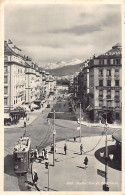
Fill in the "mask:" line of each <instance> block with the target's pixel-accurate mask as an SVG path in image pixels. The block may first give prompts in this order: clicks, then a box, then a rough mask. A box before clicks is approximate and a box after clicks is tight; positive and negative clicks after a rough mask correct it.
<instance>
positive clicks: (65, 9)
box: [5, 4, 121, 66]
mask: <svg viewBox="0 0 125 195" xmlns="http://www.w3.org/2000/svg"><path fill="white" fill-rule="evenodd" d="M120 14H121V11H120V5H103V4H96V5H94V4H74V5H73V4H61V5H55V4H54V5H47V4H46V5H43V4H37V5H36V4H32V5H30V4H27V5H26V4H25V5H23V4H20V5H19V4H10V5H8V6H7V7H6V8H5V39H11V40H12V41H13V43H14V44H15V45H17V46H18V47H19V48H21V49H22V51H23V53H24V54H26V55H29V56H30V57H31V58H32V59H33V60H35V61H36V62H38V63H39V65H40V66H42V65H44V64H45V63H48V62H56V61H60V60H71V59H73V58H79V59H86V58H88V57H90V56H91V55H93V54H94V53H101V52H105V51H107V50H109V49H110V48H111V46H112V45H113V44H115V43H117V42H119V41H120V40H121V16H120Z"/></svg>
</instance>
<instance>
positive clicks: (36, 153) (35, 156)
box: [34, 146, 38, 159]
mask: <svg viewBox="0 0 125 195" xmlns="http://www.w3.org/2000/svg"><path fill="white" fill-rule="evenodd" d="M34 158H35V159H37V158H38V149H37V146H36V148H35V149H34Z"/></svg>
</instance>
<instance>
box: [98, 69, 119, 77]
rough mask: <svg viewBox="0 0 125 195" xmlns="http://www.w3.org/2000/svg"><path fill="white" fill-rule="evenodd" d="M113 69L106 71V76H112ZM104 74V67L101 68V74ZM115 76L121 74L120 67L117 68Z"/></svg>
mask: <svg viewBox="0 0 125 195" xmlns="http://www.w3.org/2000/svg"><path fill="white" fill-rule="evenodd" d="M111 73H112V70H111V69H107V71H106V76H111ZM103 74H104V70H103V69H99V76H103ZM115 76H119V69H115Z"/></svg>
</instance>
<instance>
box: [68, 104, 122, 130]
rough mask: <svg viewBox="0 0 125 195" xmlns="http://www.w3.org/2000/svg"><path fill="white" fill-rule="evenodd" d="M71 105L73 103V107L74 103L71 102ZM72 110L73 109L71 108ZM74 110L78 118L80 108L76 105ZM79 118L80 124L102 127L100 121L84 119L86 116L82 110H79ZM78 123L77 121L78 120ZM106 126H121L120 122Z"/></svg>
mask: <svg viewBox="0 0 125 195" xmlns="http://www.w3.org/2000/svg"><path fill="white" fill-rule="evenodd" d="M72 105H73V108H74V105H75V104H74V103H72ZM73 110H74V109H73ZM74 112H75V114H76V116H77V118H80V108H79V107H78V108H77V107H76V110H74ZM81 118H82V119H83V120H82V121H81V124H82V125H85V126H89V127H91V126H92V127H104V124H102V123H101V121H100V122H99V123H91V122H90V121H88V120H87V119H86V116H85V114H84V113H83V111H82V110H81ZM78 123H79V122H78ZM108 127H109V128H120V129H121V128H122V124H108Z"/></svg>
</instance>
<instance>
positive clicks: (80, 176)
mask: <svg viewBox="0 0 125 195" xmlns="http://www.w3.org/2000/svg"><path fill="white" fill-rule="evenodd" d="M108 139H111V136H108ZM65 143H66V144H67V155H65V154H64V149H63V148H64V144H65ZM81 143H82V144H83V151H84V152H85V153H84V154H83V155H80V144H81ZM81 143H79V140H78V139H77V142H73V140H69V141H61V142H58V143H56V147H57V152H56V154H55V166H53V154H51V153H48V158H49V160H48V162H49V178H48V169H46V168H45V162H47V160H44V161H42V162H41V163H39V162H38V161H35V162H34V163H33V171H34V170H35V171H36V172H37V174H38V178H39V179H38V182H37V186H38V188H39V189H40V191H47V190H48V179H49V190H50V191H102V185H103V184H104V183H105V178H104V177H102V176H100V175H98V174H97V169H100V170H103V171H105V165H104V164H103V163H102V162H101V161H99V160H97V158H96V157H95V152H96V151H97V150H98V149H100V148H103V147H105V136H95V137H83V138H82V141H81ZM110 144H111V145H114V144H115V143H114V142H112V143H111V142H110ZM108 145H109V143H108ZM48 151H50V148H49V147H48ZM87 151H88V152H87ZM85 156H87V157H88V160H89V161H88V168H87V169H86V170H85V169H84V164H83V161H84V158H85ZM114 175H115V177H114ZM121 175H122V174H121V171H118V170H117V169H113V168H111V167H108V185H109V190H110V191H120V190H121ZM116 178H117V179H116Z"/></svg>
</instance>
